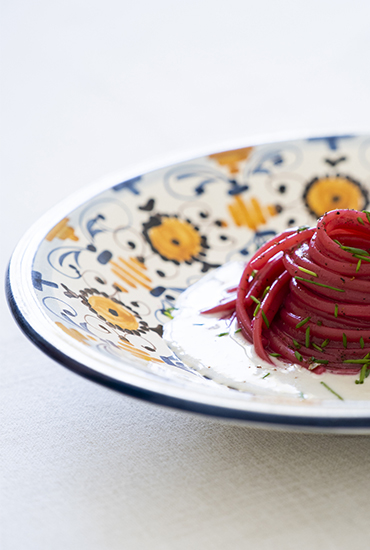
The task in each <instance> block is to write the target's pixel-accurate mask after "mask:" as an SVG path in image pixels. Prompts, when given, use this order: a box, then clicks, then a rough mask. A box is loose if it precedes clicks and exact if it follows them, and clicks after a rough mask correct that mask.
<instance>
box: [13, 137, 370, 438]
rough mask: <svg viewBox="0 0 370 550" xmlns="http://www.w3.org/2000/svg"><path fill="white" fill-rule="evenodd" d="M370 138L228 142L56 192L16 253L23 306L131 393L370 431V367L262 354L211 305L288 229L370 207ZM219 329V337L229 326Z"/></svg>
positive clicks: (50, 336)
mask: <svg viewBox="0 0 370 550" xmlns="http://www.w3.org/2000/svg"><path fill="white" fill-rule="evenodd" d="M369 192H370V137H367V136H332V137H325V138H311V139H304V140H295V141H289V142H280V143H269V144H263V145H257V146H248V147H243V148H240V149H236V150H229V151H225V152H216V153H215V154H210V155H207V156H203V157H200V158H197V159H195V160H190V161H186V162H180V163H177V164H174V165H172V166H167V167H165V168H159V169H155V170H150V171H145V173H140V174H139V173H134V174H133V173H130V174H124V175H120V176H119V177H114V178H112V177H110V178H108V179H106V180H104V181H102V182H98V183H97V184H95V185H94V186H92V187H90V188H89V189H88V190H85V191H81V192H80V193H79V194H78V195H76V196H74V197H72V198H71V199H69V200H67V201H65V202H64V203H63V204H61V205H58V206H57V207H55V208H54V209H53V210H51V211H50V212H49V213H47V214H46V215H45V216H44V217H43V218H42V219H40V220H39V222H37V223H36V224H35V225H34V226H33V227H32V228H31V230H30V231H29V232H28V233H27V234H26V235H25V236H24V238H23V239H22V241H21V242H20V243H19V245H18V247H17V248H16V250H15V252H14V254H13V257H12V259H11V261H10V266H9V273H8V280H7V290H8V300H9V304H10V307H11V309H12V311H13V314H14V316H15V318H16V320H17V322H18V323H19V325H20V326H21V328H22V329H23V330H24V332H25V333H26V335H27V336H28V337H29V338H30V339H31V340H32V341H33V342H34V343H35V344H36V345H38V346H39V347H40V348H41V349H42V350H43V351H44V352H45V353H47V354H48V355H50V356H51V357H52V358H54V359H55V360H57V361H59V362H60V363H62V364H63V365H64V366H66V367H68V368H69V369H71V370H73V371H75V372H76V373H78V374H81V375H82V376H85V377H87V378H89V379H91V380H94V381H96V382H99V383H101V384H103V385H106V386H108V387H110V388H114V389H116V390H118V391H121V392H123V393H126V394H129V395H131V396H135V397H140V398H143V399H146V400H148V401H151V402H154V403H157V404H161V405H167V406H172V407H175V408H177V409H182V410H187V411H193V412H195V413H202V414H207V415H212V416H214V417H218V418H223V419H230V420H235V421H244V422H246V423H249V424H258V425H268V426H270V427H272V426H278V427H290V428H296V429H311V430H317V431H319V430H332V431H338V432H340V431H342V432H351V433H354V432H355V433H359V432H360V433H363V432H367V431H370V381H366V380H365V383H364V384H356V383H355V381H356V379H357V378H358V377H357V376H356V375H347V376H343V375H337V374H331V373H324V374H321V375H318V374H316V373H315V372H310V371H309V370H307V369H305V368H302V367H300V366H299V365H297V364H291V365H290V364H286V363H279V361H276V363H275V364H274V365H273V366H272V365H270V364H267V363H264V362H263V361H261V360H260V359H259V358H258V356H257V355H256V354H255V352H254V350H253V347H252V346H251V345H249V344H248V343H247V342H246V341H245V340H244V338H243V336H242V334H241V333H240V331H238V329H237V327H236V326H234V325H233V324H232V323H233V322H234V321H233V320H232V319H229V318H227V319H220V318H219V317H215V316H209V315H208V316H205V315H203V314H202V313H201V310H203V309H207V308H209V307H212V305H215V303H218V301H219V300H220V299H222V298H223V297H224V296H225V293H227V289H229V288H230V287H232V286H233V285H237V283H238V280H239V278H240V274H241V272H242V269H243V265H244V264H245V262H246V261H247V260H248V258H249V257H250V256H251V254H254V253H255V252H256V250H257V249H258V248H259V247H261V245H263V244H264V243H265V242H266V241H267V240H269V239H271V238H272V237H274V236H275V235H277V234H278V233H280V232H281V231H283V230H284V229H286V228H289V227H294V226H301V225H308V226H313V225H315V223H316V220H317V219H318V218H319V217H320V216H321V215H323V214H324V213H325V212H326V211H330V210H332V209H339V208H340V209H342V208H350V209H356V210H365V209H366V208H368V205H369ZM221 336H222V337H221Z"/></svg>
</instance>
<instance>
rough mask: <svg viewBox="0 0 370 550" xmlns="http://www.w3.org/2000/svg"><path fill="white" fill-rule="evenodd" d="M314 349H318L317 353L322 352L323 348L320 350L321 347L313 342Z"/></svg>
mask: <svg viewBox="0 0 370 550" xmlns="http://www.w3.org/2000/svg"><path fill="white" fill-rule="evenodd" d="M312 347H313V348H315V349H317V351H322V348H320V346H318V345H317V344H315V343H314V342H312Z"/></svg>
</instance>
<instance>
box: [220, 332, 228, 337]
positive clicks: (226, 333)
mask: <svg viewBox="0 0 370 550" xmlns="http://www.w3.org/2000/svg"><path fill="white" fill-rule="evenodd" d="M228 334H229V333H228V332H220V334H217V336H218V337H219V338H220V336H227V335H228Z"/></svg>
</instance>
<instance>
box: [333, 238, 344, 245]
mask: <svg viewBox="0 0 370 550" xmlns="http://www.w3.org/2000/svg"><path fill="white" fill-rule="evenodd" d="M333 241H334V242H335V243H337V245H339V246H342V243H340V242H339V241H338V240H337V239H333Z"/></svg>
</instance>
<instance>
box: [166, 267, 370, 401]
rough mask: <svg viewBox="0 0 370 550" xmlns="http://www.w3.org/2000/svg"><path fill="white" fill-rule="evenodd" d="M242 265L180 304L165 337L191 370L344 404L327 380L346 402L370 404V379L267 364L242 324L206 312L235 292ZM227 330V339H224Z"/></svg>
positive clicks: (255, 389) (245, 387) (245, 386)
mask: <svg viewBox="0 0 370 550" xmlns="http://www.w3.org/2000/svg"><path fill="white" fill-rule="evenodd" d="M243 266H244V264H243V263H242V262H233V263H228V264H225V265H224V266H222V267H220V268H218V269H216V270H214V271H212V272H211V273H209V274H208V275H206V276H205V277H203V278H202V279H201V280H200V281H198V282H197V283H195V284H194V285H192V286H191V287H189V288H188V289H187V290H186V291H185V292H184V293H183V294H182V295H181V296H180V298H179V299H178V300H177V302H176V308H177V309H176V310H174V311H173V313H172V315H173V316H174V318H173V319H172V320H171V321H170V322H168V323H166V325H165V329H164V339H165V340H166V342H167V343H168V345H169V347H170V348H171V349H172V350H173V351H174V352H175V353H176V355H177V356H178V357H179V358H180V359H181V360H182V361H183V362H184V363H185V364H187V365H188V366H190V367H191V368H193V369H195V370H197V371H198V372H200V373H201V374H203V375H204V376H206V377H208V378H211V379H212V380H213V381H215V382H217V383H219V384H221V385H226V386H229V387H231V388H234V389H237V390H239V391H242V392H248V393H252V394H254V395H276V394H279V395H284V396H290V397H292V396H296V397H297V398H298V399H315V398H318V399H325V400H328V399H333V400H338V397H336V396H335V395H334V394H333V393H331V392H330V391H329V390H328V389H327V388H326V387H324V386H323V385H322V384H321V382H325V384H327V385H328V386H329V387H330V388H331V389H332V390H334V391H335V392H337V393H338V394H339V395H340V396H341V397H342V398H343V399H345V400H356V401H357V400H370V377H369V378H368V379H367V380H365V383H364V384H355V380H356V379H357V378H358V376H352V375H351V376H347V375H336V374H327V373H325V374H321V375H317V374H315V373H314V372H312V371H308V370H307V369H305V368H303V367H301V366H299V365H295V364H293V365H287V364H285V363H283V362H281V361H279V360H277V359H274V366H272V365H270V364H268V363H266V362H265V361H263V360H261V359H260V358H259V357H258V356H257V355H256V353H255V351H254V347H253V345H251V344H249V343H248V342H247V341H246V340H245V339H244V337H243V335H242V334H241V333H240V332H236V330H237V328H238V327H237V324H236V321H233V322H230V320H229V319H226V320H220V319H219V318H218V316H210V315H202V314H201V313H200V312H201V311H202V310H205V309H207V308H211V307H214V306H215V305H217V304H218V303H219V302H220V301H221V300H225V301H227V300H230V299H232V298H233V297H234V294H229V293H227V289H228V288H232V287H235V286H237V284H238V282H239V280H240V276H241V273H242V270H243ZM225 332H227V335H226V336H219V335H220V334H223V333H225Z"/></svg>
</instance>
